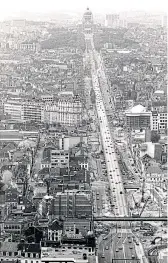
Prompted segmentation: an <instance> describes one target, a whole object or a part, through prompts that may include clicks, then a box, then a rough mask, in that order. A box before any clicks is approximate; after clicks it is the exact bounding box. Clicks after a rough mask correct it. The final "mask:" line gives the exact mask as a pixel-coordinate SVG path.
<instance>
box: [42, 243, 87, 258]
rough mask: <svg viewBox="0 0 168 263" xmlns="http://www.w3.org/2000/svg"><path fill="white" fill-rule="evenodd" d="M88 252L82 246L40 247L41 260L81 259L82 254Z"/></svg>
mask: <svg viewBox="0 0 168 263" xmlns="http://www.w3.org/2000/svg"><path fill="white" fill-rule="evenodd" d="M87 250H88V248H87V247H85V246H84V245H80V246H77V245H76V246H73V247H72V246H71V245H70V246H62V247H60V248H51V247H42V250H41V251H42V253H41V258H42V259H43V260H44V259H45V258H57V259H58V258H62V259H63V258H69V259H70V258H71V259H73V260H74V259H76V260H77V259H78V260H79V259H83V254H84V253H86V252H87Z"/></svg>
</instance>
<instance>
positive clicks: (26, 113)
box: [22, 101, 44, 122]
mask: <svg viewBox="0 0 168 263" xmlns="http://www.w3.org/2000/svg"><path fill="white" fill-rule="evenodd" d="M22 120H23V121H30V120H32V121H35V122H43V121H44V106H43V104H42V103H41V102H36V101H32V102H31V101H25V102H23V103H22Z"/></svg>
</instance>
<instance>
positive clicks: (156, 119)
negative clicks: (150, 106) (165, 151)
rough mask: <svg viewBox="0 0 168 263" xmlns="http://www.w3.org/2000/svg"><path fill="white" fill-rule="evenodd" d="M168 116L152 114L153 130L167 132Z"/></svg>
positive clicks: (165, 114)
mask: <svg viewBox="0 0 168 263" xmlns="http://www.w3.org/2000/svg"><path fill="white" fill-rule="evenodd" d="M167 116H168V113H167V112H156V111H155V112H152V116H151V130H154V131H160V132H161V131H165V129H167Z"/></svg>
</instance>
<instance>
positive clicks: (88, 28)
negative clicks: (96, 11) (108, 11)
mask: <svg viewBox="0 0 168 263" xmlns="http://www.w3.org/2000/svg"><path fill="white" fill-rule="evenodd" d="M82 23H83V31H84V33H86V34H91V33H92V32H93V14H92V12H91V11H90V10H89V8H87V9H86V12H85V13H84V15H83V21H82Z"/></svg>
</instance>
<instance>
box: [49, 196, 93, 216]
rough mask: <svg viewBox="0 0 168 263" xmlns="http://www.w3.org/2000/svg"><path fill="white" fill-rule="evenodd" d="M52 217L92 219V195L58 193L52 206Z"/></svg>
mask: <svg viewBox="0 0 168 263" xmlns="http://www.w3.org/2000/svg"><path fill="white" fill-rule="evenodd" d="M51 210H52V215H53V216H54V217H55V216H57V217H58V216H65V217H66V218H80V217H83V218H91V217H92V204H91V195H90V194H86V193H84V192H79V191H68V192H66V193H57V195H56V197H55V198H54V199H53V202H52V205H51Z"/></svg>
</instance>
